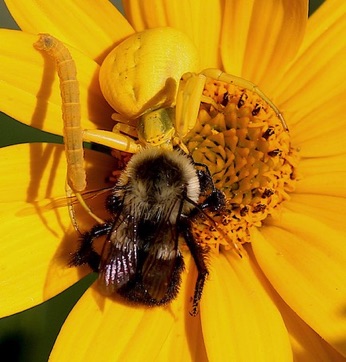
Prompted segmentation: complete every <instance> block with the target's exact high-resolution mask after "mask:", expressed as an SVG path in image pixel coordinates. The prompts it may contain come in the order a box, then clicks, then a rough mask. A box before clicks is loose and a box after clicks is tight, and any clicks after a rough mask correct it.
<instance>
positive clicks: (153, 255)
mask: <svg viewBox="0 0 346 362" xmlns="http://www.w3.org/2000/svg"><path fill="white" fill-rule="evenodd" d="M161 226H162V225H161ZM178 254H179V250H178V245H177V235H176V227H175V226H173V225H171V224H167V226H166V227H165V226H164V225H163V227H160V228H159V230H158V233H157V235H156V238H155V241H154V244H153V246H152V247H151V249H150V252H148V253H147V255H146V257H145V260H144V263H143V267H142V284H143V287H144V288H145V290H147V292H148V293H149V294H150V296H151V297H152V298H154V299H156V300H157V301H160V300H162V299H163V298H164V297H165V296H166V295H167V291H168V288H169V286H170V282H171V280H172V276H173V274H174V272H175V270H176V267H177V255H178Z"/></svg>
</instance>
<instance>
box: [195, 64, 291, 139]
mask: <svg viewBox="0 0 346 362" xmlns="http://www.w3.org/2000/svg"><path fill="white" fill-rule="evenodd" d="M201 74H203V75H204V76H205V77H208V78H212V79H215V80H219V81H221V82H225V83H228V84H234V85H236V86H237V87H240V88H244V89H248V90H250V91H252V92H254V93H256V94H257V95H258V96H260V97H261V98H262V99H263V100H264V101H265V102H266V103H267V104H268V105H269V106H270V107H271V108H272V109H273V111H274V112H275V114H276V116H277V117H278V119H279V120H280V122H281V124H282V127H283V128H284V130H285V131H286V132H288V126H287V124H286V121H285V119H284V117H283V115H282V113H281V112H280V110H279V109H278V107H276V105H275V104H274V103H273V102H272V101H271V100H270V99H269V97H268V96H266V95H265V94H264V93H263V92H262V91H261V90H260V89H259V88H258V86H257V85H256V84H254V83H252V82H250V81H249V80H246V79H244V78H241V77H237V76H236V75H231V74H227V73H224V72H222V71H221V70H219V69H214V68H210V69H205V70H203V71H202V73H201Z"/></svg>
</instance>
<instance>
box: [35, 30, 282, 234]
mask: <svg viewBox="0 0 346 362" xmlns="http://www.w3.org/2000/svg"><path fill="white" fill-rule="evenodd" d="M163 37H165V38H163ZM163 39H164V43H165V44H166V46H164V47H162V43H163ZM34 46H35V47H36V48H37V49H38V50H40V51H45V52H47V53H48V54H49V55H51V56H52V57H53V59H54V60H55V61H56V64H57V72H58V75H59V79H60V87H61V96H62V110H63V112H62V114H63V122H64V143H65V151H66V159H67V165H68V166H67V186H66V193H67V196H68V198H71V197H72V196H73V195H75V196H76V198H77V199H78V201H79V202H80V203H81V205H82V206H83V208H84V209H85V210H86V211H87V212H88V213H89V214H90V215H91V216H92V217H93V218H94V219H95V220H96V221H97V222H98V223H103V222H104V221H103V220H102V219H100V218H99V217H98V216H97V215H95V214H94V213H93V212H92V211H91V210H90V208H89V207H88V205H87V204H86V202H85V201H84V199H83V197H82V192H83V191H84V190H85V188H86V175H85V170H84V166H83V162H84V158H83V141H88V142H94V143H98V144H101V145H104V146H108V147H110V148H112V149H116V150H119V151H125V152H129V153H138V152H140V151H141V150H142V148H143V147H148V146H153V147H165V148H169V149H172V148H173V146H176V145H178V146H179V147H180V148H181V149H182V150H183V151H184V152H186V153H187V152H188V151H187V148H186V146H185V145H184V144H183V142H182V139H183V138H184V136H185V135H186V134H187V133H188V132H189V131H191V130H192V129H193V127H194V126H195V124H196V120H197V116H198V112H199V108H200V104H201V102H204V103H209V104H212V105H213V106H214V107H216V108H217V107H218V105H217V104H216V103H215V101H214V100H213V99H211V98H209V97H206V96H204V95H203V89H204V86H205V83H206V79H207V78H212V79H215V80H217V81H222V82H225V83H228V84H233V85H235V86H238V87H240V88H244V89H247V90H250V91H252V92H253V93H255V94H257V95H258V96H259V97H261V98H262V99H263V100H264V101H265V102H266V103H267V104H268V105H269V106H270V107H271V108H272V109H273V111H274V112H275V114H276V116H277V117H278V119H279V120H280V122H281V124H282V127H283V128H284V130H286V131H288V127H287V125H286V122H285V120H284V118H283V116H282V114H281V112H280V111H279V109H278V108H277V107H276V106H275V105H274V103H273V102H272V101H271V100H270V99H269V98H268V97H267V96H266V95H265V94H264V93H263V92H262V91H261V90H260V89H259V88H258V87H257V86H256V85H255V84H253V83H251V82H250V81H247V80H245V79H243V78H240V77H237V76H234V75H230V74H226V73H224V72H222V71H221V70H218V69H206V70H204V71H202V72H200V73H194V72H190V70H194V71H195V70H196V69H197V66H196V64H197V61H196V59H197V58H198V56H197V51H196V50H195V48H194V46H193V45H192V44H191V42H190V41H189V40H188V39H187V38H186V37H185V35H184V34H182V33H180V32H178V31H177V30H174V29H171V28H156V29H150V30H146V31H144V32H142V33H137V34H134V35H132V36H130V37H129V38H127V39H126V40H125V41H124V42H122V43H121V44H120V45H118V46H117V47H116V48H115V49H113V51H112V52H111V53H110V54H109V55H108V56H107V58H106V59H105V61H104V63H103V64H102V66H101V70H100V85H101V90H102V91H103V94H104V96H105V98H106V100H107V101H108V102H109V103H110V105H111V106H112V107H113V108H114V109H115V110H116V112H115V113H114V115H113V116H112V118H113V119H114V120H116V121H117V122H118V123H116V125H115V126H114V128H113V130H112V131H105V130H99V129H95V130H83V129H82V127H81V123H80V118H81V116H80V104H79V90H78V81H77V79H76V66H75V63H74V61H73V59H72V57H71V55H70V53H69V51H68V49H67V47H66V46H65V45H64V44H63V43H62V42H60V41H59V40H57V39H55V38H54V37H52V36H51V35H49V34H41V35H40V38H39V40H38V41H37V43H35V45H34ZM167 47H170V50H171V48H173V51H175V54H178V55H179V56H181V53H180V52H181V51H183V54H188V56H186V57H185V58H184V57H180V58H183V59H182V60H181V59H179V61H178V62H176V59H172V57H171V55H169V54H172V52H171V51H168V50H167ZM158 52H161V53H162V52H166V54H167V56H166V57H165V56H163V57H157V58H154V59H153V61H154V62H155V63H154V64H155V66H156V68H155V73H159V74H158V75H157V74H156V76H157V77H158V78H159V79H160V81H161V83H162V84H158V85H157V86H156V84H152V83H153V82H152V79H151V78H150V76H148V69H149V68H150V67H149V68H148V66H145V65H146V63H148V62H149V61H150V60H152V59H151V58H150V57H149V58H150V59H147V57H148V54H157V53H158ZM133 53H136V58H135V59H136V62H138V63H136V64H134V65H133V64H132V65H131V66H129V65H128V64H129V63H131V62H134V55H133ZM142 53H143V56H141V54H142ZM164 54H165V53H164ZM167 57H171V58H170V59H168V58H167ZM160 62H161V63H162V62H163V63H164V64H163V65H162V66H160V65H159V64H158V63H160ZM166 63H168V64H166ZM143 64H144V66H143ZM121 67H123V68H121ZM138 68H139V70H138ZM151 68H152V66H151ZM134 70H135V71H134ZM181 75H182V76H181ZM148 77H149V78H148ZM146 82H150V83H149V84H150V87H149V88H150V89H149V90H150V91H151V94H149V95H145V96H144V100H143V99H141V91H142V90H141V89H140V86H141V84H144V86H145V87H144V86H143V89H144V90H146V88H147V87H146V85H147V84H146ZM177 84H178V86H177ZM138 88H139V89H138ZM144 93H145V92H144ZM124 97H125V98H124ZM142 98H143V97H142ZM131 102H133V103H131ZM128 104H129V106H128V108H126V106H127V105H128ZM133 109H134V111H132V110H133ZM131 112H132V114H131ZM134 137H137V138H138V141H135V138H134ZM69 209H70V215H71V219H72V221H73V224H74V226H75V228H76V229H77V230H78V226H77V223H76V219H75V216H74V210H73V207H72V206H71V205H69Z"/></svg>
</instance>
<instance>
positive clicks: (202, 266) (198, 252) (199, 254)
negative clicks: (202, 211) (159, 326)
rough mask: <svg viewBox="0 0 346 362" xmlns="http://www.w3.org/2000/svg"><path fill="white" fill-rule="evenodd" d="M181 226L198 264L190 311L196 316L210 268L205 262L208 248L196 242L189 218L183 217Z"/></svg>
mask: <svg viewBox="0 0 346 362" xmlns="http://www.w3.org/2000/svg"><path fill="white" fill-rule="evenodd" d="M180 226H181V233H182V234H183V236H184V239H185V241H186V244H187V246H188V248H189V249H190V252H191V255H192V257H193V260H194V262H195V264H196V267H197V272H198V275H197V280H196V284H195V291H194V295H193V301H192V311H191V312H190V314H191V315H192V316H196V315H197V313H198V306H199V302H200V300H201V297H202V292H203V287H204V283H205V280H206V278H207V276H208V274H209V272H208V268H207V265H206V262H205V255H206V252H207V249H206V248H203V247H202V246H201V245H199V244H198V243H197V242H196V240H195V238H194V237H193V235H192V232H191V227H190V223H189V222H188V220H186V219H185V220H184V219H182V220H181V223H180Z"/></svg>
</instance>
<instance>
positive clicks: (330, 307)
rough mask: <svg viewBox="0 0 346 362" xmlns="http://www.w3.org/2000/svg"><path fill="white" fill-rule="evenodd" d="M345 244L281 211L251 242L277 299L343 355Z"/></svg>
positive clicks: (335, 234) (345, 236) (333, 233)
mask: <svg viewBox="0 0 346 362" xmlns="http://www.w3.org/2000/svg"><path fill="white" fill-rule="evenodd" d="M336 212H337V211H336ZM268 222H269V220H268ZM345 240H346V233H345V232H341V231H337V230H333V229H331V228H330V227H328V226H327V225H325V224H323V223H320V222H318V221H317V220H314V219H313V218H311V217H310V216H307V215H303V214H298V213H293V212H291V211H288V210H284V211H283V212H282V217H281V218H280V219H278V220H275V221H274V220H272V221H271V223H270V225H268V226H266V227H262V228H261V232H255V233H254V237H253V241H252V245H253V250H254V253H255V256H256V259H257V261H258V263H259V265H260V266H261V268H262V270H263V271H264V273H265V275H266V276H267V278H268V279H269V281H270V282H271V284H272V285H273V287H274V288H275V289H276V291H277V292H278V293H279V295H280V296H281V297H282V298H283V299H284V300H285V302H286V303H287V304H288V305H289V306H290V307H291V308H292V309H293V310H294V311H295V312H296V313H297V314H298V315H299V316H300V317H301V318H302V319H303V320H304V321H305V322H306V323H307V324H308V325H309V326H310V327H312V328H313V329H314V330H315V331H316V332H317V333H318V334H319V335H321V337H322V338H324V339H325V340H326V341H327V342H328V343H329V344H331V345H332V346H333V347H334V348H335V349H336V350H338V351H339V352H340V353H343V354H344V355H346V343H345V336H346V323H345V322H346V320H345V313H344V311H345V295H346V269H345V265H346V244H345V242H344V241H345Z"/></svg>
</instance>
